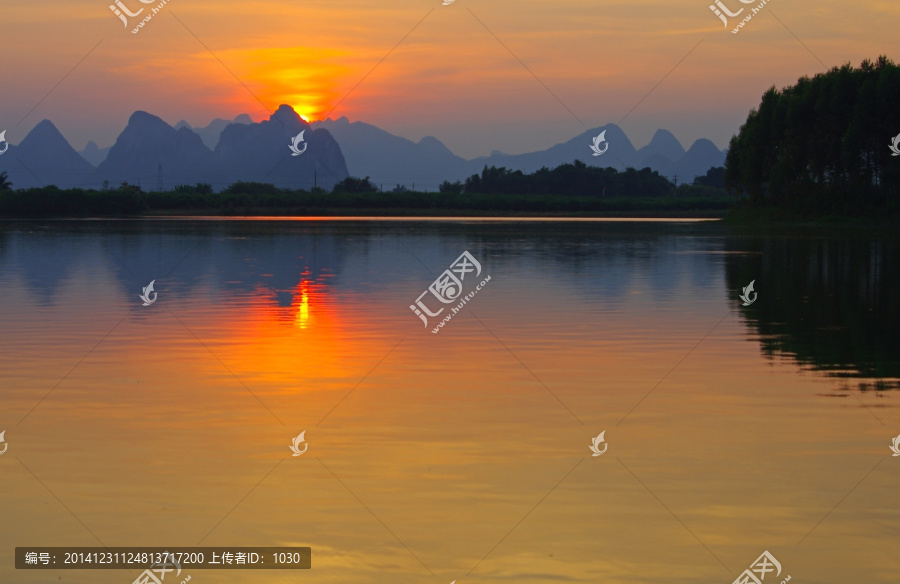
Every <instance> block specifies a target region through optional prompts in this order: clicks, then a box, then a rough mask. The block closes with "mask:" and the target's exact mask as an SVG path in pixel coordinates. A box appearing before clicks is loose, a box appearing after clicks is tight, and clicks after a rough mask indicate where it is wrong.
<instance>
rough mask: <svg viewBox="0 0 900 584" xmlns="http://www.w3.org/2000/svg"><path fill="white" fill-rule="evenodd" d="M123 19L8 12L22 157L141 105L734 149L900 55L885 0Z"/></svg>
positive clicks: (218, 13) (528, 146)
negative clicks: (29, 140) (620, 132)
mask: <svg viewBox="0 0 900 584" xmlns="http://www.w3.org/2000/svg"><path fill="white" fill-rule="evenodd" d="M722 1H723V3H724V4H725V5H726V6H727V7H729V9H731V10H732V11H736V10H737V9H738V8H740V7H744V6H745V5H742V4H740V3H739V2H738V0H722ZM122 2H123V4H124V5H125V6H126V7H128V8H129V9H130V10H132V11H137V10H138V9H139V8H141V7H144V8H146V10H145V13H148V12H149V9H150V7H151V5H144V4H141V3H140V2H139V0H122ZM108 4H109V0H77V1H75V2H71V1H68V2H67V1H63V0H48V1H46V2H42V3H40V5H28V4H20V5H16V4H13V3H11V2H6V3H4V4H3V5H2V7H0V11H2V15H3V16H2V18H0V38H3V39H4V40H3V45H2V46H3V53H4V57H3V59H2V60H0V76H2V79H3V80H4V82H3V83H2V84H0V130H2V129H6V130H7V132H8V133H7V139H8V140H9V141H10V142H12V143H14V144H15V143H18V142H19V141H21V139H22V138H23V137H24V136H25V134H27V132H28V131H29V130H30V129H31V128H32V127H33V126H34V125H35V124H37V123H38V122H39V121H40V120H42V119H44V118H49V119H51V120H53V122H54V123H56V125H57V127H59V128H60V130H61V131H62V132H63V134H64V135H66V137H67V138H69V140H70V142H71V143H72V144H73V146H75V147H76V148H78V149H80V148H82V147H83V146H84V144H85V143H86V142H87V140H89V139H93V140H94V141H96V142H97V143H98V144H99V145H100V146H101V147H102V146H108V145H110V144H111V143H112V142H113V140H114V139H115V137H116V136H117V135H118V133H119V132H120V131H121V129H122V128H123V127H124V124H125V123H126V121H127V119H128V116H129V115H130V114H131V113H132V112H133V111H134V110H136V109H143V110H146V111H149V112H151V113H153V114H156V115H159V116H160V117H162V118H163V119H164V120H166V121H167V122H169V123H171V124H175V123H176V122H178V121H179V120H181V119H185V120H187V121H188V122H189V123H190V124H192V125H194V126H203V125H206V124H207V123H208V122H209V121H210V120H211V119H213V118H215V117H225V118H232V117H234V116H235V115H237V114H240V113H248V114H250V116H251V117H253V118H254V120H260V119H263V118H264V117H268V115H269V114H268V111H267V110H274V109H275V108H276V107H277V106H278V105H279V104H281V103H288V104H290V105H292V106H294V107H295V109H297V111H298V112H299V113H301V114H303V115H305V116H306V117H307V118H316V117H320V116H323V115H325V114H326V113H327V112H329V111H331V110H333V112H332V114H331V116H332V117H338V116H341V115H346V116H347V117H349V118H350V119H351V120H353V121H356V120H362V121H366V122H368V123H372V124H375V125H377V126H379V127H382V128H384V129H386V130H388V131H391V132H393V133H396V134H399V135H403V136H405V137H408V138H410V139H413V140H418V139H420V138H421V137H423V136H425V135H433V136H436V137H437V138H439V139H441V140H442V141H444V142H445V143H446V144H447V146H448V147H450V148H451V150H453V151H454V152H456V153H458V154H460V155H462V156H465V157H473V156H477V155H485V154H488V153H489V152H490V151H491V150H493V149H498V150H502V151H504V152H509V153H519V152H528V151H534V150H540V149H544V148H547V147H549V146H551V145H552V144H555V143H557V142H560V141H564V140H568V139H570V138H571V137H573V136H575V135H577V134H580V133H582V132H584V131H585V130H587V129H589V128H593V127H596V126H599V125H602V124H605V123H609V122H612V123H618V122H619V121H620V120H622V119H623V118H625V116H626V114H628V112H629V111H630V110H632V108H634V107H635V106H636V105H637V104H639V103H640V105H638V106H637V107H636V109H634V111H633V112H631V114H630V115H628V116H627V118H626V119H625V120H624V122H622V124H621V125H622V127H623V129H624V130H625V132H626V133H627V134H628V135H629V136H630V137H631V138H632V140H633V141H634V142H635V145H636V146H638V147H640V146H642V145H643V144H645V143H646V142H647V141H649V139H650V138H651V136H652V134H653V132H654V130H655V129H657V128H660V127H663V128H668V129H670V130H671V131H672V132H673V133H674V134H675V135H676V137H677V138H679V140H680V141H681V142H682V143H683V145H684V146H685V147H688V146H689V145H690V144H691V143H692V142H693V141H694V140H695V139H697V138H700V137H708V138H711V139H712V140H713V141H714V142H716V144H717V145H718V146H719V147H725V146H726V144H727V140H728V138H729V137H730V136H731V135H732V134H733V133H734V132H735V131H736V130H737V128H738V127H739V125H740V123H741V122H742V121H743V120H744V119H745V118H746V114H747V111H748V110H749V109H750V108H751V107H753V106H754V105H756V104H757V103H758V101H759V97H760V95H761V94H762V92H763V91H764V90H765V89H766V88H768V87H769V86H771V85H773V84H774V85H778V86H783V85H786V84H789V83H792V82H794V81H795V80H796V79H797V78H798V77H799V76H801V75H804V74H809V75H812V74H815V73H817V72H819V71H822V70H824V68H823V66H822V65H821V64H820V63H819V60H821V61H822V62H824V63H825V65H827V66H829V67H831V66H833V65H840V64H843V63H845V62H850V63H853V64H859V62H860V61H861V60H862V59H864V58H875V57H877V56H878V55H879V54H887V55H888V56H889V57H892V58H894V59H895V60H900V56H898V55H897V54H896V53H894V52H893V51H892V49H893V47H894V46H895V44H896V41H895V40H894V37H895V35H896V30H895V29H896V26H895V24H896V22H897V21H898V17H900V6H898V5H897V4H896V3H891V2H887V1H883V0H860V1H856V2H852V3H850V2H845V1H838V0H819V1H816V0H812V1H810V2H803V3H801V2H796V1H792V0H770V2H769V3H768V4H767V5H766V6H765V7H764V8H763V9H762V11H761V12H760V14H758V15H756V16H755V17H754V18H753V20H752V21H751V22H749V23H747V25H746V26H745V28H744V29H742V30H741V31H740V33H739V34H731V33H730V32H729V31H727V30H723V28H722V24H721V21H719V20H718V18H717V17H716V16H715V15H714V14H713V13H712V12H711V11H710V10H709V8H708V2H707V0H690V1H684V0H682V1H666V2H663V1H659V0H620V1H612V2H603V3H599V2H596V1H587V0H553V1H550V0H517V1H514V0H493V1H490V2H487V1H484V0H482V1H479V0H456V1H455V2H454V3H453V4H451V5H449V6H442V5H441V1H440V0H417V1H408V0H407V1H401V0H383V1H381V2H377V3H376V2H362V1H344V0H332V1H327V2H326V1H304V2H299V3H295V4H286V3H282V2H238V1H236V0H218V1H212V0H171V1H170V2H168V4H167V5H166V6H164V7H163V8H162V9H161V11H160V12H159V14H157V15H156V16H154V17H153V19H152V20H151V21H149V22H147V23H146V25H145V26H144V28H143V29H141V30H140V32H139V33H138V34H131V32H130V30H131V27H130V26H129V28H128V29H125V28H124V27H123V25H122V23H121V21H120V20H119V19H118V18H117V17H116V16H115V15H114V14H113V13H112V12H111V11H110V10H109V8H108ZM746 10H747V11H749V7H746ZM426 15H427V18H426ZM142 16H144V15H141V17H142ZM423 18H424V21H423V20H422V19H423ZM139 19H140V17H137V18H132V19H129V21H130V24H132V25H133V24H136V23H137V22H138V21H139ZM479 20H480V22H479ZM737 20H738V19H736V18H735V19H731V21H732V22H733V23H735V24H736V22H737ZM779 20H780V21H781V22H779ZM420 21H422V22H421V24H419V26H418V27H417V28H415V30H413V28H414V27H416V24H417V23H419V22H420ZM482 23H483V24H482ZM781 23H783V24H781ZM485 27H487V29H489V30H487V29H486V28H485ZM788 29H789V30H788ZM729 30H730V29H729ZM410 31H412V32H410ZM489 31H490V32H489ZM407 34H408V36H406V35H407ZM795 36H796V38H795ZM404 37H406V38H405V40H403V42H401V43H400V45H399V46H398V47H397V48H396V50H394V51H393V53H391V54H390V56H388V57H387V58H386V59H384V61H383V62H381V61H382V59H383V58H384V57H385V56H386V55H387V54H388V52H389V51H391V49H392V48H393V47H394V46H395V45H397V43H398V42H399V41H401V39H403V38H404ZM495 37H496V38H495ZM798 39H799V41H798ZM801 41H802V44H801ZM98 43H99V46H97V44H98ZM698 43H700V44H699V46H697V45H698ZM504 45H505V46H504ZM804 45H805V47H808V49H809V50H807V48H805V47H804ZM95 46H96V49H95V50H93V52H91V49H92V48H93V47H95ZM695 46H696V49H694V50H693V52H692V53H691V54H690V56H688V57H687V58H685V59H684V61H683V62H681V64H680V65H677V64H678V63H679V61H681V60H682V58H684V57H685V55H687V54H688V53H689V52H690V51H691V49H692V48H694V47H695ZM507 48H508V49H509V50H507ZM207 49H208V50H207ZM510 51H511V52H512V53H513V54H511V53H510ZM88 53H90V55H89V56H87V57H86V58H84V57H85V55H88ZM513 55H515V56H513ZM82 58H84V60H83V61H82V62H81V63H80V64H78V63H79V61H81V60H82ZM520 61H521V62H520ZM379 62H381V63H380V64H379ZM523 64H524V65H523ZM76 65H77V66H76ZM676 65H677V66H676ZM526 66H527V68H526ZM73 67H74V70H73ZM373 67H375V69H374V71H373V72H372V73H371V75H369V76H368V77H366V75H367V74H368V73H369V72H370V71H372V69H373ZM673 67H674V70H672V69H673ZM670 70H671V71H672V72H671V74H669V75H668V77H666V75H667V73H669V72H670ZM70 71H71V73H70V74H69V75H68V76H66V75H67V73H69V72H70ZM664 77H665V80H664V81H663V78H664ZM64 78H65V79H64ZM363 78H365V80H364V81H362V83H360V81H361V80H363ZM63 79H64V80H63ZM61 80H62V81H61ZM57 84H58V86H57ZM357 84H359V85H358V86H357ZM657 84H659V85H658V86H657ZM355 86H356V88H355V89H354V87H355ZM545 86H546V87H545ZM654 86H656V88H655V89H653V88H654ZM54 87H55V89H54ZM651 90H653V91H652V92H651ZM48 92H49V95H47V94H48ZM648 92H651V93H650V95H649V96H648V97H647V98H646V99H644V100H643V101H641V100H642V98H644V96H646V95H647V93H648ZM45 96H47V97H46V99H44V100H43V101H41V100H42V99H43V98H44V97H45ZM560 102H562V103H560ZM37 104H39V105H37ZM36 105H37V107H35V106H36ZM32 108H34V111H32V112H31V113H30V114H29V111H30V110H32ZM567 108H568V109H567ZM568 110H571V112H572V113H570V112H569V111H568ZM576 118H577V119H576Z"/></svg>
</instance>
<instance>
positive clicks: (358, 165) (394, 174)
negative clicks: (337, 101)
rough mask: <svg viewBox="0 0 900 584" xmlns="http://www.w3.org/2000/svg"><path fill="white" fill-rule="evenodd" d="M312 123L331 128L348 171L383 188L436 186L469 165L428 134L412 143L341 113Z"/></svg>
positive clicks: (450, 178) (462, 173) (461, 173)
mask: <svg viewBox="0 0 900 584" xmlns="http://www.w3.org/2000/svg"><path fill="white" fill-rule="evenodd" d="M316 125H318V126H319V127H321V128H324V129H326V130H328V131H329V132H331V134H332V135H333V136H334V138H335V140H337V142H338V144H340V145H341V151H342V152H343V153H344V157H345V159H346V160H347V168H348V169H349V170H350V174H351V175H353V176H356V177H359V178H365V177H367V176H368V177H371V181H372V182H373V183H374V184H375V185H383V186H384V188H385V190H390V189H391V188H392V187H394V186H395V185H397V184H405V185H406V186H411V185H412V184H413V183H419V184H420V185H424V186H430V188H431V190H436V189H437V185H439V184H440V183H441V182H443V181H444V180H455V179H457V178H461V177H463V176H464V175H466V173H467V172H468V169H469V166H468V164H467V162H466V160H465V159H463V158H461V157H459V156H457V155H455V154H453V152H451V151H450V150H449V149H448V148H447V147H446V146H444V144H443V143H441V141H440V140H438V139H437V138H433V137H431V136H426V137H425V138H422V139H421V140H420V141H419V142H418V143H416V142H413V141H412V140H407V139H406V138H401V137H400V136H395V135H393V134H391V133H389V132H386V131H384V130H382V129H380V128H377V127H375V126H372V125H370V124H366V123H363V122H352V123H351V122H350V121H349V120H348V119H347V118H345V117H343V118H340V119H338V120H332V119H330V118H329V119H327V120H324V121H323V122H321V123H319V124H316ZM479 170H480V168H479Z"/></svg>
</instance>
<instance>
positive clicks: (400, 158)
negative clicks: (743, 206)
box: [0, 105, 725, 190]
mask: <svg viewBox="0 0 900 584" xmlns="http://www.w3.org/2000/svg"><path fill="white" fill-rule="evenodd" d="M313 128H315V129H313ZM300 132H304V141H303V142H304V143H305V144H307V148H308V150H307V151H305V152H304V153H303V154H302V155H300V156H291V151H290V150H289V149H288V145H289V144H290V143H291V140H292V139H293V138H294V137H295V136H297V135H298V134H299V133H300ZM601 132H606V134H605V142H604V144H605V145H607V150H606V151H605V152H604V153H603V154H602V155H600V156H594V155H593V152H592V151H591V149H590V145H591V144H592V143H593V140H594V137H595V136H598V135H599V134H600V133H601ZM73 154H74V156H73ZM575 160H580V161H582V162H584V163H585V164H588V165H590V166H598V167H602V168H605V167H613V168H616V169H617V170H624V169H625V168H627V167H633V168H636V169H642V168H645V167H649V168H651V169H652V170H655V171H658V172H659V173H660V174H662V175H663V176H666V177H668V178H669V179H670V180H674V177H676V176H677V177H678V182H679V183H686V182H691V181H692V180H693V179H694V177H696V176H702V175H704V174H706V171H707V170H709V169H710V168H712V167H714V166H722V165H723V164H724V162H725V153H724V151H720V150H719V149H718V148H716V146H715V145H714V144H713V143H712V142H710V141H709V140H706V139H700V140H697V141H696V142H694V144H693V145H692V146H691V147H690V149H689V150H687V151H685V150H684V148H683V147H682V145H681V144H680V143H679V142H678V140H677V139H676V138H675V136H673V135H672V133H671V132H669V131H668V130H662V129H661V130H657V131H656V133H655V134H654V136H653V139H652V140H651V141H650V143H649V144H647V145H646V146H644V147H643V148H641V149H639V150H636V149H635V148H634V146H633V145H632V143H631V141H630V140H629V138H628V136H627V135H626V134H625V133H624V132H623V131H622V129H621V128H619V127H618V126H616V125H615V124H607V125H605V126H600V127H597V128H593V129H591V130H587V131H585V132H583V133H582V134H580V135H578V136H575V137H574V138H572V139H571V140H568V141H566V142H563V143H560V144H556V145H554V146H551V147H550V148H547V149H546V150H540V151H536V152H528V153H524V154H504V153H502V152H499V151H496V150H494V151H493V152H491V155H490V156H482V157H478V158H475V159H472V160H466V159H464V158H462V157H460V156H457V155H456V154H454V153H453V152H451V151H450V149H448V148H447V147H446V146H445V145H444V144H443V143H442V142H441V141H440V140H438V139H437V138H434V137H432V136H426V137H424V138H422V139H421V140H419V142H413V141H411V140H408V139H406V138H403V137H400V136H395V135H393V134H391V133H389V132H387V131H385V130H382V129H380V128H378V127H376V126H373V125H371V124H366V123H363V122H350V121H349V120H348V119H347V118H346V117H342V118H340V119H337V120H332V119H326V120H324V121H322V122H318V123H314V124H313V125H312V126H311V125H310V124H308V123H307V122H306V121H304V120H303V119H302V118H300V116H298V115H297V114H296V113H295V112H294V110H293V109H292V108H291V107H290V106H287V105H282V106H280V107H279V108H278V110H277V111H276V112H275V113H274V114H273V115H272V116H271V117H270V118H269V119H268V120H264V121H262V122H259V123H254V122H253V121H252V119H251V118H250V117H249V116H248V115H247V114H241V115H239V116H237V117H235V118H234V119H233V120H231V121H228V120H225V119H221V118H217V119H215V120H213V121H211V122H210V123H209V124H208V125H207V126H205V127H202V128H192V127H191V126H190V124H188V123H187V122H185V121H181V122H178V123H177V124H176V125H175V126H174V127H172V126H169V125H168V124H167V123H166V122H164V121H163V120H162V119H160V118H158V117H156V116H154V115H151V114H149V113H147V112H140V111H139V112H135V113H134V114H132V116H131V118H130V119H129V120H128V125H127V126H126V127H125V129H124V130H123V131H122V133H121V134H120V135H119V137H118V138H117V140H116V142H115V144H114V145H113V146H111V147H109V148H103V149H101V148H98V147H97V145H96V144H95V143H94V142H88V144H87V146H86V147H85V149H84V150H83V151H82V152H81V153H80V155H79V153H77V152H75V151H74V150H73V149H72V147H71V146H70V145H69V144H68V142H67V141H66V140H65V138H64V137H63V136H62V135H61V134H60V133H59V131H58V130H56V128H55V127H54V126H53V124H52V123H51V122H50V121H49V120H44V121H43V122H41V123H40V124H38V125H37V126H35V128H34V129H33V130H32V131H31V132H30V133H29V134H28V136H27V137H26V138H25V139H24V140H23V141H22V143H21V144H19V145H18V146H10V149H9V152H7V153H6V154H5V155H4V156H0V171H2V170H6V171H7V172H8V173H9V176H10V180H12V182H13V184H14V186H15V188H27V187H32V186H43V185H47V184H56V185H57V186H60V187H63V188H71V187H90V188H99V187H100V186H101V185H102V184H103V182H104V181H109V183H110V184H111V185H112V186H118V185H119V184H121V183H122V182H123V181H124V182H128V183H129V184H136V185H140V186H141V187H142V188H144V189H145V190H155V189H156V188H157V185H158V183H159V176H160V165H162V182H163V188H164V189H171V188H172V187H174V186H175V185H178V184H195V183H198V182H204V183H209V184H211V185H213V187H214V188H215V189H216V190H221V189H223V188H225V187H227V186H228V185H229V184H231V183H233V182H236V181H258V182H268V183H273V184H275V185H276V186H279V187H285V188H309V187H312V186H313V185H318V186H320V187H323V188H326V189H330V188H331V187H332V186H333V185H334V184H335V183H337V182H339V181H340V180H343V179H344V178H346V177H347V176H351V175H352V176H356V177H360V178H364V177H367V176H368V177H369V178H370V180H371V182H372V183H374V184H375V185H379V186H383V187H384V189H385V190H390V189H391V188H393V187H394V186H395V185H397V184H401V185H404V186H406V187H407V188H412V187H413V185H415V187H416V188H417V189H425V190H437V187H438V185H439V184H440V183H442V182H443V181H445V180H449V181H451V182H452V181H455V180H465V179H466V178H467V177H469V176H471V175H473V174H478V173H480V172H481V170H482V169H483V168H484V167H485V166H497V167H506V168H508V169H510V170H521V171H523V172H525V173H531V172H534V171H536V170H539V169H540V168H543V167H547V168H555V167H557V166H559V165H561V164H570V163H572V162H574V161H575ZM95 167H96V168H95Z"/></svg>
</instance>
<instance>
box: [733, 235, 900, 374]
mask: <svg viewBox="0 0 900 584" xmlns="http://www.w3.org/2000/svg"><path fill="white" fill-rule="evenodd" d="M726 247H727V248H728V249H729V250H740V251H742V252H746V253H743V254H740V255H726V256H725V257H726V262H725V273H726V278H727V281H728V288H729V290H731V291H733V290H739V289H740V288H741V287H743V286H746V285H747V284H748V283H749V282H750V281H751V280H754V279H755V280H756V290H757V292H758V293H759V296H758V299H757V301H756V302H755V303H753V304H752V305H751V306H749V307H747V308H745V309H744V310H743V311H742V314H743V316H744V319H745V321H746V322H747V324H748V325H749V326H750V327H751V328H752V329H753V330H754V331H755V332H756V333H757V334H758V338H759V342H760V345H761V347H762V351H763V353H764V354H765V355H766V356H767V358H769V359H774V358H776V357H779V356H787V357H789V358H791V359H793V360H795V361H796V362H797V363H799V364H800V365H801V366H802V367H804V368H806V369H809V370H813V371H819V372H823V373H825V374H827V375H828V376H832V377H835V378H840V379H843V380H845V382H846V387H847V388H848V389H849V388H851V387H852V388H857V389H859V390H860V391H869V390H875V391H885V390H890V389H898V388H900V381H898V378H900V334H898V332H897V331H898V330H900V302H898V301H897V299H896V296H897V294H898V291H900V246H898V239H897V237H896V236H888V235H870V234H861V233H849V234H848V233H837V234H835V233H830V234H828V235H827V236H826V235H825V234H823V233H821V232H813V233H811V234H808V235H805V236H798V235H793V236H790V237H772V236H731V237H728V238H727V239H726Z"/></svg>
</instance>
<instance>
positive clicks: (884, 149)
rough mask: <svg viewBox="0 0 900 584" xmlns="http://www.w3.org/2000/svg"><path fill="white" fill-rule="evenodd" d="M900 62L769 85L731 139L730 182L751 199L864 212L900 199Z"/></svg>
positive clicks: (786, 205)
mask: <svg viewBox="0 0 900 584" xmlns="http://www.w3.org/2000/svg"><path fill="white" fill-rule="evenodd" d="M898 104H900V67H898V66H897V65H896V64H894V63H893V62H892V61H891V60H889V59H888V58H887V57H884V56H882V57H879V58H878V60H877V61H876V62H874V63H873V62H871V61H869V60H866V61H863V62H862V64H861V65H860V66H859V67H858V68H854V67H852V66H851V65H850V64H846V65H844V66H842V67H835V68H833V69H831V70H830V71H828V72H827V73H821V74H818V75H816V76H815V77H813V78H812V79H810V78H808V77H802V78H801V79H800V80H799V81H798V82H797V84H796V85H792V86H789V87H785V88H784V89H781V90H778V89H776V88H775V87H772V88H770V89H769V90H768V91H766V93H765V94H764V95H763V98H762V102H761V103H760V105H759V108H757V109H753V110H751V112H750V114H749V116H748V117H747V121H746V123H744V125H743V126H741V129H740V131H739V132H738V134H737V135H735V136H734V137H733V138H732V139H731V143H730V146H729V149H728V155H727V157H726V162H725V166H726V171H725V182H726V185H727V187H728V188H729V189H730V190H731V189H734V190H736V191H737V192H738V193H740V194H742V195H744V194H746V195H747V196H749V199H750V201H751V203H752V204H756V205H759V206H774V207H784V208H792V209H806V210H816V211H825V212H830V213H846V212H859V211H862V210H864V209H877V208H884V207H886V206H889V207H893V208H896V207H897V205H898V198H900V158H892V156H891V150H890V148H889V144H890V143H891V140H892V137H893V136H894V135H895V134H897V133H898V132H900V107H898Z"/></svg>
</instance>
